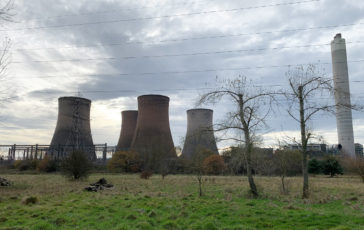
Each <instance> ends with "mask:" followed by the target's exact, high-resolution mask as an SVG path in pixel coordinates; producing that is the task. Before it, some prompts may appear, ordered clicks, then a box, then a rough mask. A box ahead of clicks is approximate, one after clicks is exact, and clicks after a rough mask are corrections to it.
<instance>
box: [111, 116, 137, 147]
mask: <svg viewBox="0 0 364 230" xmlns="http://www.w3.org/2000/svg"><path fill="white" fill-rule="evenodd" d="M137 119H138V111H136V110H127V111H122V112H121V131H120V137H119V141H118V144H117V146H116V151H121V150H123V151H124V150H129V149H130V147H131V143H132V141H133V138H134V133H135V128H136V124H137Z"/></svg>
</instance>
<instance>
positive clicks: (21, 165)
mask: <svg viewBox="0 0 364 230" xmlns="http://www.w3.org/2000/svg"><path fill="white" fill-rule="evenodd" d="M37 164H38V160H35V159H34V160H16V161H15V162H14V163H13V166H14V168H16V169H18V170H19V171H25V170H34V169H36V168H37Z"/></svg>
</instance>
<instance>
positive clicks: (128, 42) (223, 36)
mask: <svg viewBox="0 0 364 230" xmlns="http://www.w3.org/2000/svg"><path fill="white" fill-rule="evenodd" d="M357 25H364V23H352V24H343V25H330V26H319V27H308V28H296V29H287V30H275V31H262V32H253V33H239V34H226V35H209V36H200V37H187V38H176V39H165V40H156V41H149V42H148V41H125V42H121V43H104V44H91V45H75V46H61V47H37V48H18V49H14V50H12V51H29V50H57V49H75V48H89V47H108V46H123V45H129V44H144V45H152V44H158V43H168V42H181V41H192V40H205V39H219V38H228V37H241V36H249V35H262V34H273V33H289V32H297V31H307V30H321V29H332V28H339V27H349V26H357Z"/></svg>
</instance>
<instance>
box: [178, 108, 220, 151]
mask: <svg viewBox="0 0 364 230" xmlns="http://www.w3.org/2000/svg"><path fill="white" fill-rule="evenodd" d="M212 115H213V111H212V110H211V109H190V110H187V133H186V139H185V144H184V146H183V151H182V156H183V157H187V158H192V157H193V156H194V155H195V154H196V153H197V152H198V151H200V150H202V149H208V150H211V151H212V152H214V153H217V154H218V150H217V146H216V141H215V137H214V131H213V130H212V128H213V125H212Z"/></svg>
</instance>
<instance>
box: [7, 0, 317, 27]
mask: <svg viewBox="0 0 364 230" xmlns="http://www.w3.org/2000/svg"><path fill="white" fill-rule="evenodd" d="M319 1H321V0H307V1H296V2H285V3H276V4H266V5H261V6H251V7H240V8H233V9H225V10H210V11H202V12H193V13H183V14H173V15H163V16H154V17H139V18H127V19H117V20H105V21H98V22H85V23H72V24H64V25H52V26H36V27H24V28H18V29H10V30H0V31H2V32H9V31H21V30H39V29H56V28H66V27H74V26H86V25H99V24H108V23H119V22H133V21H142V20H152V19H165V18H173V17H186V16H194V15H206V14H215V13H228V12H238V11H242V10H252V9H259V8H268V7H277V6H289V5H297V4H303V3H311V2H319Z"/></svg>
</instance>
